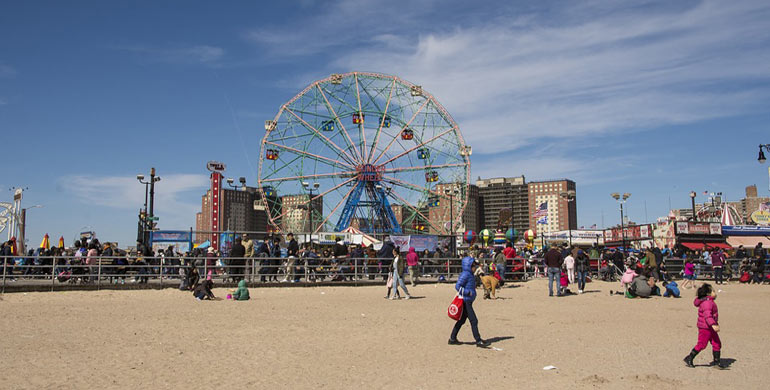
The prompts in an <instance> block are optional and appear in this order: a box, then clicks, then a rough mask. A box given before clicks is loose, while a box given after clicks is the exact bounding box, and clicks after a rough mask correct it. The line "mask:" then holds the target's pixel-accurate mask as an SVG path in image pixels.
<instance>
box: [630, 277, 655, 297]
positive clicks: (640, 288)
mask: <svg viewBox="0 0 770 390" xmlns="http://www.w3.org/2000/svg"><path fill="white" fill-rule="evenodd" d="M632 284H633V287H632V290H633V292H634V295H636V296H638V297H642V298H649V297H650V295H652V288H651V287H650V285H649V284H647V277H646V276H644V275H639V276H637V277H635V278H634V282H633V283H632Z"/></svg>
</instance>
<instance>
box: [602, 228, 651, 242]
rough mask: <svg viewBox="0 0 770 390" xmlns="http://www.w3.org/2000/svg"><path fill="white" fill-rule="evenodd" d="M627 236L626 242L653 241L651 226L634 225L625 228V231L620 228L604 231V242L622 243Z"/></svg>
mask: <svg viewBox="0 0 770 390" xmlns="http://www.w3.org/2000/svg"><path fill="white" fill-rule="evenodd" d="M624 236H625V240H626V241H641V240H649V239H652V226H651V225H633V226H624V227H623V230H621V229H620V228H619V227H616V228H611V229H607V230H605V231H604V242H620V241H623V237H624Z"/></svg>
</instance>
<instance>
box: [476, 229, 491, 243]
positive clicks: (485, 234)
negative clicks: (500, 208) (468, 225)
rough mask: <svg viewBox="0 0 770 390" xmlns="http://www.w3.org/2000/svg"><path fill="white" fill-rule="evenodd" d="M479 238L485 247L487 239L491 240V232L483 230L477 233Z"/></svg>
mask: <svg viewBox="0 0 770 390" xmlns="http://www.w3.org/2000/svg"><path fill="white" fill-rule="evenodd" d="M479 238H480V239H481V241H482V242H483V243H484V246H487V243H488V242H489V239H490V238H492V232H490V231H489V229H484V230H482V231H480V232H479Z"/></svg>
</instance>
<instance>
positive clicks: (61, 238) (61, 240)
mask: <svg viewBox="0 0 770 390" xmlns="http://www.w3.org/2000/svg"><path fill="white" fill-rule="evenodd" d="M59 249H64V236H61V237H59Z"/></svg>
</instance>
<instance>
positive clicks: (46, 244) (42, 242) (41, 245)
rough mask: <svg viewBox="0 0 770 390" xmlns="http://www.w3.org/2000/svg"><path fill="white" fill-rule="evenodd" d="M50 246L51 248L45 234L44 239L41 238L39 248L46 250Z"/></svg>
mask: <svg viewBox="0 0 770 390" xmlns="http://www.w3.org/2000/svg"><path fill="white" fill-rule="evenodd" d="M50 246H51V242H50V241H49V239H48V233H46V234H45V237H43V241H41V242H40V248H42V249H48V248H49V247H50Z"/></svg>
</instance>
